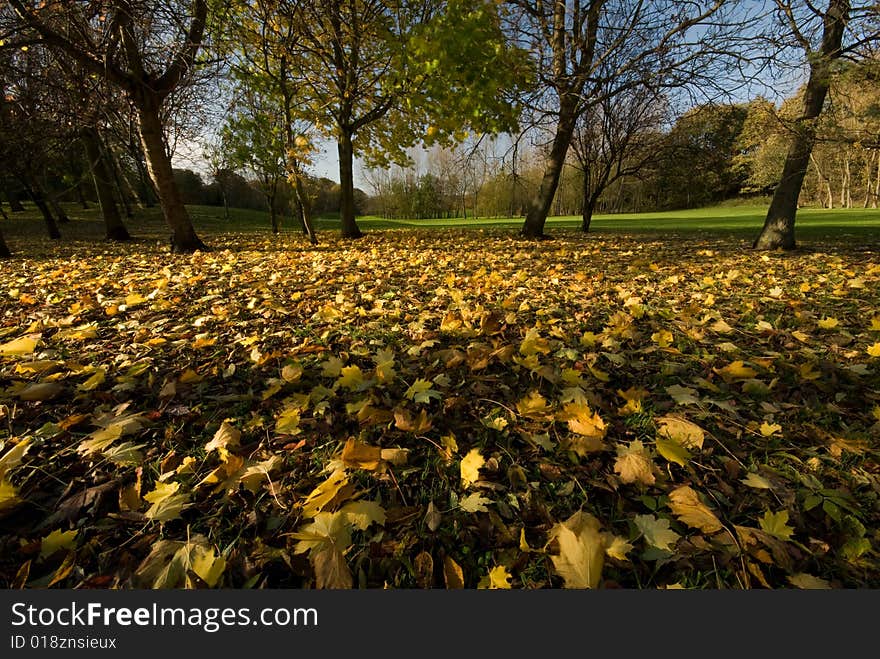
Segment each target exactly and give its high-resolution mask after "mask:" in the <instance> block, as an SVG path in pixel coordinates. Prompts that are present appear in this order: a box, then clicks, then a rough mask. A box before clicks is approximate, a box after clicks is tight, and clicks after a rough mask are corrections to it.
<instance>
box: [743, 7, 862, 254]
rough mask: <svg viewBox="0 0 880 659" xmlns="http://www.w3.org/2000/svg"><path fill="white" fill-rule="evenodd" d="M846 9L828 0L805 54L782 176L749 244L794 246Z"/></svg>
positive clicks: (846, 18) (767, 247)
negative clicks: (816, 40)
mask: <svg viewBox="0 0 880 659" xmlns="http://www.w3.org/2000/svg"><path fill="white" fill-rule="evenodd" d="M849 9H850V3H849V0H829V3H828V10H827V11H826V12H825V17H824V31H823V35H822V45H821V47H820V50H819V52H818V53H816V54H815V55H814V56H810V55H808V60H809V62H810V77H809V80H808V81H807V87H806V90H805V91H804V105H803V112H802V113H801V116H800V118H798V120H797V122H796V123H795V125H794V127H793V130H792V136H791V142H790V144H789V148H788V153H787V154H786V157H785V164H784V165H783V167H782V177H781V179H780V181H779V184H778V185H777V186H776V189H775V190H774V191H773V198H772V199H771V201H770V208H769V209H768V210H767V217H766V218H765V220H764V227H763V228H762V229H761V233H760V234H758V237H757V238H755V242H754V243H753V244H752V247H753V248H755V249H784V250H789V249H794V248H795V247H796V246H797V243H796V241H795V234H794V226H795V215H796V214H797V205H798V197H799V196H800V193H801V188H802V187H803V183H804V176H805V175H806V173H807V166H808V165H809V163H810V155H811V154H812V152H813V144H814V143H815V141H816V120H817V119H818V117H819V115H820V114H821V113H822V106H823V105H824V104H825V97H826V96H827V94H828V88H829V86H830V84H831V79H830V76H831V71H830V68H831V63H832V62H833V61H834V60H835V59H837V58H838V57H839V56H840V46H841V43H842V42H843V30H844V27H845V26H846V22H847V20H848V17H849Z"/></svg>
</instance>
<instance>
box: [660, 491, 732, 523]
mask: <svg viewBox="0 0 880 659" xmlns="http://www.w3.org/2000/svg"><path fill="white" fill-rule="evenodd" d="M669 508H670V509H671V510H672V512H673V514H674V515H675V516H676V517H678V519H679V520H681V521H682V522H684V523H685V524H687V525H688V526H690V527H693V528H695V529H700V530H701V531H702V532H703V533H714V532H715V531H718V530H720V529H721V528H722V525H721V520H719V519H718V518H717V517H716V516H715V513H713V512H712V511H711V510H709V508H708V506H706V504H704V503H703V502H702V501H700V497H699V495H698V494H697V493H696V491H695V490H693V489H691V488H690V487H688V486H687V485H682V486H681V487H677V488H676V489H674V490H672V492H670V493H669Z"/></svg>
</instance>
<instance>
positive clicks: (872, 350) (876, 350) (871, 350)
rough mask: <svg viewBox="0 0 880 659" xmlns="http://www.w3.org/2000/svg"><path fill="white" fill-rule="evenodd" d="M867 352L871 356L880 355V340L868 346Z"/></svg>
mask: <svg viewBox="0 0 880 659" xmlns="http://www.w3.org/2000/svg"><path fill="white" fill-rule="evenodd" d="M865 352H867V353H868V354H869V355H871V357H880V341H878V342H877V343H875V344H874V345H871V346H868V348H867V350H865Z"/></svg>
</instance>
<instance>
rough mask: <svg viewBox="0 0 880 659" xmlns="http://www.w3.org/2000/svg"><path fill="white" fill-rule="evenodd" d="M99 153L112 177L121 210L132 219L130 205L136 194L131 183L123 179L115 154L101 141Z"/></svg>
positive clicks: (132, 212)
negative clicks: (101, 154)
mask: <svg viewBox="0 0 880 659" xmlns="http://www.w3.org/2000/svg"><path fill="white" fill-rule="evenodd" d="M101 153H103V154H104V161H105V162H106V163H107V169H108V170H109V172H110V174H111V176H112V177H113V187H114V188H116V197H117V199H119V201H120V203H121V204H122V208H123V209H125V216H126V217H134V210H133V209H132V207H131V205H132V202H136V200H137V193H136V192H135V190H134V188H133V187H132V185H131V181H129V180H128V179H127V178H126V177H125V173H124V172H123V171H122V166H121V165H120V164H119V159H118V158H117V157H116V154H115V153H113V150H112V149H111V148H110V147H109V146H107V143H106V142H103V140H102V142H101Z"/></svg>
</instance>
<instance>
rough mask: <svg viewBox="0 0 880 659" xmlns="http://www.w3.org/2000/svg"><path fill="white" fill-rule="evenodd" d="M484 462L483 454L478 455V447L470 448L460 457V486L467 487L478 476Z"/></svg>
mask: <svg viewBox="0 0 880 659" xmlns="http://www.w3.org/2000/svg"><path fill="white" fill-rule="evenodd" d="M484 464H486V461H485V460H484V459H483V456H482V455H480V451H479V449H475V448H472V449H471V450H470V451H468V454H467V455H466V456H464V457H463V458H462V459H461V465H460V471H461V484H462V487H464V488H468V487H470V486H471V485H473V484H474V483H476V482H477V480H478V479H479V478H480V467H482V466H483V465H484Z"/></svg>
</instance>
